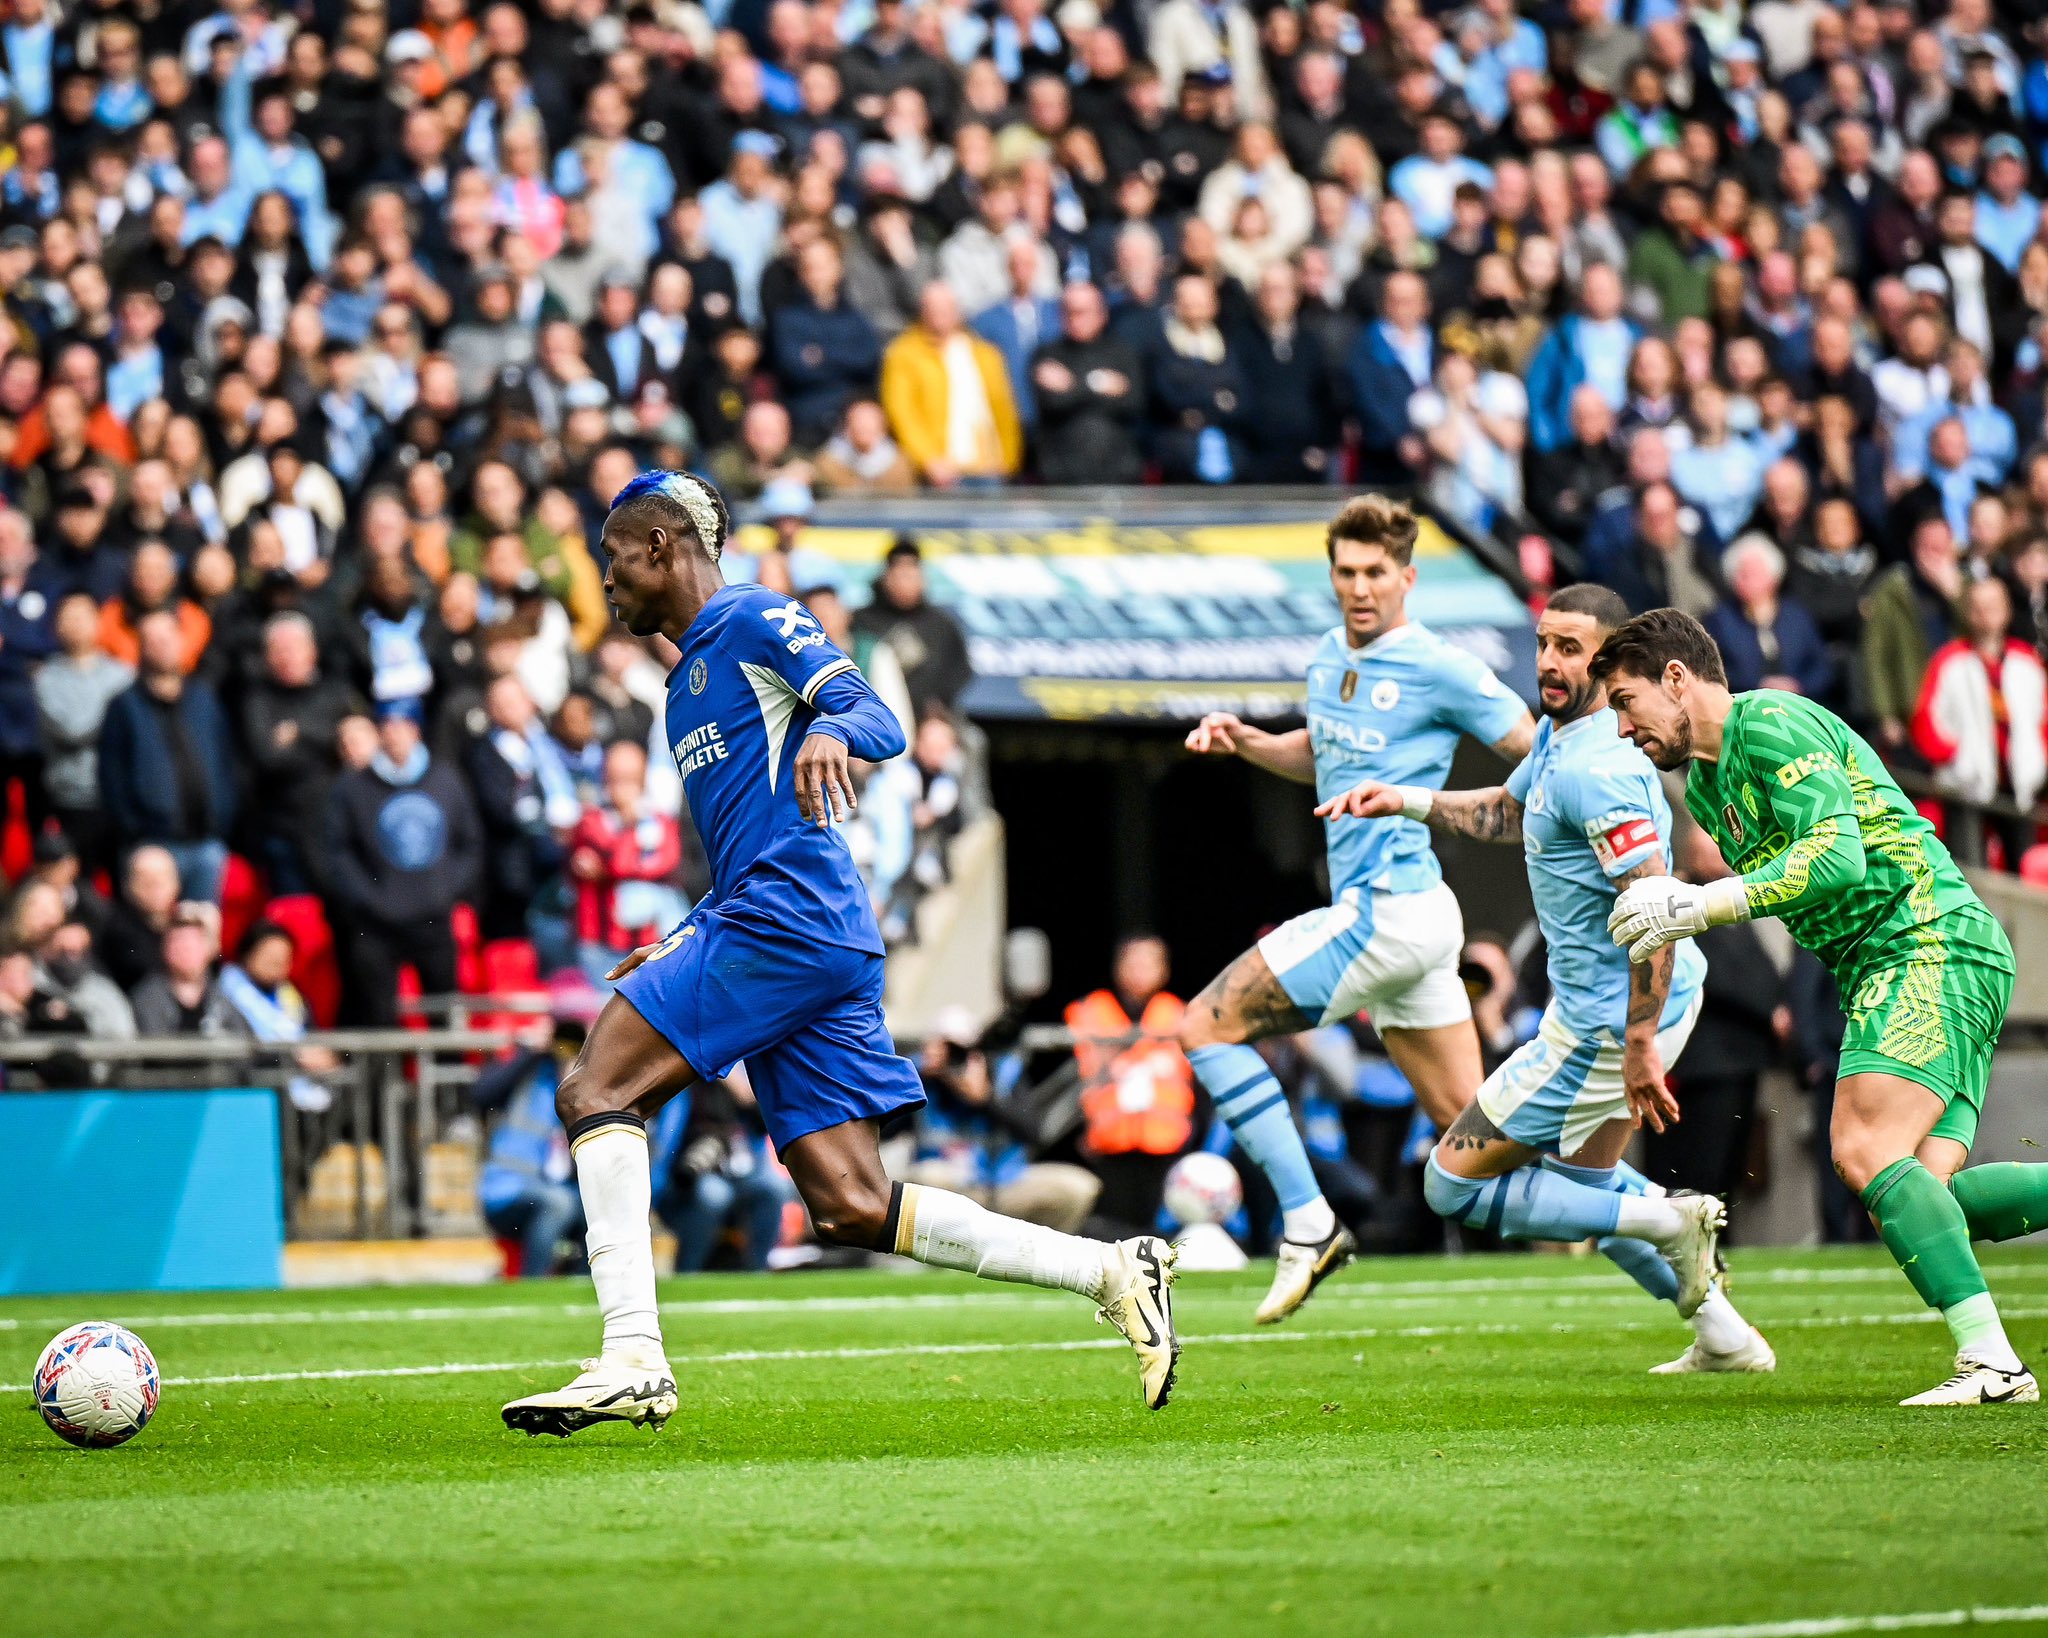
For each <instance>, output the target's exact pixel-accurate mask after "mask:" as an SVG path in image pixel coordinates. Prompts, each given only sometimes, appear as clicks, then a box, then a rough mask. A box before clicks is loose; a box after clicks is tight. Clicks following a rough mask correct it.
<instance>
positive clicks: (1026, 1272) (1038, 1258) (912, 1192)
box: [592, 1183, 1109, 1334]
mask: <svg viewBox="0 0 2048 1638" xmlns="http://www.w3.org/2000/svg"><path fill="white" fill-rule="evenodd" d="M896 1252H897V1255H898V1256H902V1257H915V1258H916V1259H917V1260H918V1261H919V1262H921V1263H930V1264H931V1265H932V1266H933V1267H934V1268H956V1269H959V1270H961V1271H962V1272H964V1273H968V1274H979V1275H980V1276H981V1277H982V1278H983V1279H984V1280H1008V1281H1011V1282H1012V1283H1014V1284H1017V1285H1042V1286H1046V1287H1049V1288H1052V1289H1056V1290H1061V1291H1076V1292H1079V1293H1080V1294H1081V1295H1082V1296H1084V1297H1087V1298H1089V1299H1090V1300H1092V1301H1095V1302H1100V1301H1101V1300H1102V1293H1103V1277H1104V1266H1103V1264H1104V1259H1105V1257H1106V1256H1107V1255H1108V1252H1109V1247H1108V1246H1106V1245H1104V1244H1103V1243H1102V1242H1101V1241H1100V1240H1084V1239H1083V1238H1082V1237H1081V1236H1080V1235H1078V1234H1062V1233H1060V1232H1059V1230H1057V1229H1049V1228H1045V1227H1042V1226H1041V1225H1039V1224H1037V1223H1026V1222H1022V1221H1020V1220H1019V1219H1017V1218H1015V1217H1003V1216H999V1215H998V1214H997V1213H995V1212H992V1211H989V1210H987V1209H986V1208H985V1207H982V1206H978V1205H976V1204H975V1203H974V1202H973V1201H972V1200H969V1199H968V1198H967V1197H966V1196H965V1195H962V1194H954V1193H953V1192H952V1191H951V1190H950V1189H934V1188H930V1187H927V1186H926V1185H924V1184H921V1183H906V1184H904V1185H903V1203H902V1206H901V1209H900V1211H899V1214H898V1216H897V1221H896ZM592 1263H593V1267H594V1266H595V1258H594V1257H593V1259H592ZM607 1334H609V1333H607Z"/></svg>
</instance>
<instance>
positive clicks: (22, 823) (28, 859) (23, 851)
mask: <svg viewBox="0 0 2048 1638" xmlns="http://www.w3.org/2000/svg"><path fill="white" fill-rule="evenodd" d="M0 811H4V812H5V814H6V816H7V823H6V828H5V829H4V830H0V880H6V881H10V882H18V881H20V880H21V878H22V877H24V876H26V875H27V874H28V871H29V866H30V865H31V864H32V863H33V862H34V854H35V838H34V837H33V836H31V835H29V833H28V819H27V816H26V815H24V814H23V813H22V812H21V811H20V810H19V809H18V808H16V807H15V805H14V791H13V787H12V786H0Z"/></svg>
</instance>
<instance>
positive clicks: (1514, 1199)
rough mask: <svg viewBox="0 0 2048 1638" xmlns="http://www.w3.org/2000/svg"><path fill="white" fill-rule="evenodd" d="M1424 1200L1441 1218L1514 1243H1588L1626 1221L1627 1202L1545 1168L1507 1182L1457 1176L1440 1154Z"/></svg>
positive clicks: (1510, 1176) (1426, 1177)
mask: <svg viewBox="0 0 2048 1638" xmlns="http://www.w3.org/2000/svg"><path fill="white" fill-rule="evenodd" d="M1422 1197H1423V1198H1424V1199H1425V1200H1427V1201H1428V1202H1429V1204H1430V1209H1431V1210H1433V1211H1434V1212H1435V1213H1436V1214H1437V1215H1438V1216H1439V1217H1448V1218H1450V1219H1451V1220H1452V1221H1453V1222H1458V1223H1463V1224H1465V1225H1467V1226H1468V1227H1470V1228H1481V1229H1487V1230H1490V1231H1491V1232H1493V1233H1495V1234H1504V1235H1506V1236H1507V1237H1508V1238H1509V1239H1511V1240H1583V1239H1585V1238H1586V1237H1587V1236H1588V1235H1609V1234H1612V1233H1613V1232H1614V1229H1615V1225H1616V1224H1617V1223H1618V1222H1619V1220H1620V1217H1621V1197H1620V1196H1619V1195H1618V1194H1615V1193H1613V1192H1611V1191H1609V1190H1607V1189H1596V1188H1591V1187H1588V1186H1587V1185H1586V1184H1584V1183H1581V1182H1578V1181H1576V1180H1575V1179H1573V1178H1571V1177H1567V1176H1564V1175H1562V1174H1560V1173H1558V1172H1554V1171H1549V1170H1546V1169H1545V1168H1544V1167H1541V1166H1523V1167H1520V1168H1518V1169H1517V1170H1515V1171H1512V1172H1509V1173H1507V1174H1506V1175H1505V1176H1502V1177H1489V1178H1480V1179H1473V1178H1468V1177H1457V1176H1454V1175H1453V1174H1452V1173H1450V1172H1447V1171H1445V1170H1444V1168H1443V1167H1442V1166H1440V1165H1439V1164H1438V1163H1437V1158H1436V1156H1435V1155H1431V1156H1430V1157H1429V1165H1428V1167H1427V1168H1426V1169H1425V1170H1424V1172H1423V1175H1422Z"/></svg>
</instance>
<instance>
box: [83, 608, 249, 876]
mask: <svg viewBox="0 0 2048 1638" xmlns="http://www.w3.org/2000/svg"><path fill="white" fill-rule="evenodd" d="M137 635H138V637H139V639H140V654H141V672H140V675H139V677H138V679H137V681H136V682H135V683H134V684H133V685H132V686H131V687H130V688H129V689H128V690H127V691H126V692H125V693H122V694H119V695H116V696H115V698H114V700H113V701H112V703H111V704H109V705H108V707H107V714H106V720H105V721H104V723H102V725H101V728H100V746H99V764H100V800H101V802H102V804H103V805H104V807H105V809H106V816H107V825H108V829H109V832H110V834H111V837H112V840H113V842H114V844H115V845H116V846H117V847H119V848H120V849H121V850H122V851H123V852H124V853H125V852H126V851H127V850H129V849H130V848H133V847H135V846H136V845H138V844H139V843H143V842H154V843H156V844H157V845H158V846H160V847H162V848H163V849H164V850H165V851H166V852H168V853H169V854H170V855H171V857H172V859H173V860H174V861H175V862H176V865H177V869H178V876H179V879H180V880H181V881H182V882H183V883H184V886H185V893H186V896H187V897H189V898H194V899H205V900H214V899H217V898H218V897H219V896H220V879H221V871H222V869H223V868H224V867H225V866H226V864H227V856H228V847H227V840H226V838H227V835H228V832H229V830H230V828H231V827H232V826H233V824H234V820H235V808H236V777H235V752H234V738H233V735H232V733H231V732H230V730H229V728H228V721H227V715H226V713H225V712H223V711H222V710H221V707H220V701H219V700H218V699H216V698H215V697H214V693H213V690H212V689H210V688H208V687H207V686H206V684H204V683H203V682H199V681H197V680H196V679H188V678H187V677H186V675H185V665H184V659H185V634H184V631H183V630H182V628H181V627H180V625H179V623H178V618H177V616H176V615H174V614H172V613H170V612H168V611H167V610H161V609H159V610H157V611H155V612H154V613H150V614H145V615H144V616H143V617H142V621H141V625H140V627H139V629H138V632H137Z"/></svg>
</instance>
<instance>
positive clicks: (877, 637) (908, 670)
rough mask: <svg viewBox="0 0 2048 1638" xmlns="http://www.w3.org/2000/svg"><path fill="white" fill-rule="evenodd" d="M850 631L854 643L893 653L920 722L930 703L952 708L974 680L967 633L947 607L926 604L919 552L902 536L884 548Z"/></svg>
mask: <svg viewBox="0 0 2048 1638" xmlns="http://www.w3.org/2000/svg"><path fill="white" fill-rule="evenodd" d="M853 630H854V636H855V639H856V641H858V640H861V639H871V640H873V641H874V642H876V643H879V644H882V645H884V646H885V647H887V648H888V649H889V650H890V652H891V653H892V654H894V655H895V657H896V662H897V664H898V665H899V666H901V667H902V670H903V680H904V683H905V684H906V685H907V686H908V688H909V689H910V705H911V709H912V710H913V711H914V712H915V713H916V714H917V716H918V718H919V719H920V720H922V719H923V717H924V715H925V713H926V712H927V711H928V710H929V709H930V708H931V706H932V705H933V704H938V705H944V706H951V705H953V704H955V703H956V702H957V701H958V700H959V698H960V693H961V690H962V689H964V688H965V687H966V686H967V684H968V682H969V681H971V680H972V678H973V676H974V669H973V665H972V663H971V661H970V660H969V659H968V655H967V634H966V633H965V632H964V631H963V630H962V629H961V626H960V620H959V617H958V616H957V615H955V614H954V613H953V611H952V610H951V609H947V608H942V607H940V606H939V605H938V604H936V603H933V602H930V601H928V600H927V598H926V596H925V572H924V553H923V552H922V551H921V550H919V548H918V544H917V542H916V541H915V540H913V539H911V538H910V537H909V536H908V535H898V536H897V537H896V540H895V543H894V544H893V545H892V546H890V548H889V555H888V557H887V559H886V560H885V561H884V563H883V565H882V572H881V573H880V574H879V575H877V576H876V577H875V588H874V596H873V599H872V600H871V601H870V602H869V603H868V605H867V607H866V608H864V609H862V610H861V611H860V612H859V613H858V614H856V615H855V616H854V617H853Z"/></svg>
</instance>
